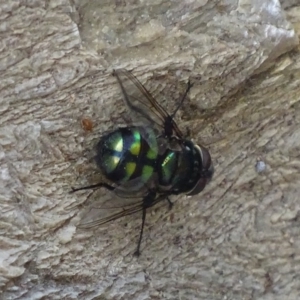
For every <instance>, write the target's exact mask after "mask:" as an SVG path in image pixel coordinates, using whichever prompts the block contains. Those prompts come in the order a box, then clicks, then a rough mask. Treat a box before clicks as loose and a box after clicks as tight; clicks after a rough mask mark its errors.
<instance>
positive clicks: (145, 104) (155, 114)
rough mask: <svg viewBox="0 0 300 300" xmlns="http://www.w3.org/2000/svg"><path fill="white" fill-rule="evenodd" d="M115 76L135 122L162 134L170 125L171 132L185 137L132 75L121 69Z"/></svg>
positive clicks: (115, 72)
mask: <svg viewBox="0 0 300 300" xmlns="http://www.w3.org/2000/svg"><path fill="white" fill-rule="evenodd" d="M113 75H114V76H116V78H117V80H118V83H119V85H120V88H121V91H122V93H123V99H124V102H125V103H126V106H127V107H128V108H129V110H130V113H131V114H132V115H133V116H132V117H133V121H137V122H141V124H146V125H150V126H152V127H154V128H157V129H158V130H159V132H160V133H161V132H165V131H166V126H167V125H168V126H170V127H171V128H168V130H169V131H172V132H174V133H175V135H177V136H178V137H179V138H182V137H183V134H182V132H181V131H180V129H179V128H178V126H177V125H176V123H175V122H174V121H173V118H172V117H171V116H170V115H169V114H168V113H167V112H166V111H165V109H164V108H163V107H162V106H161V105H160V104H159V103H158V102H157V101H156V100H155V99H154V97H153V96H152V95H151V94H150V92H149V91H148V90H147V89H146V88H145V87H144V86H143V85H142V83H141V82H140V81H139V80H138V79H137V78H136V77H135V76H134V75H133V74H132V73H130V72H129V71H127V70H125V69H119V70H114V73H113ZM168 121H169V122H168ZM166 122H168V123H166Z"/></svg>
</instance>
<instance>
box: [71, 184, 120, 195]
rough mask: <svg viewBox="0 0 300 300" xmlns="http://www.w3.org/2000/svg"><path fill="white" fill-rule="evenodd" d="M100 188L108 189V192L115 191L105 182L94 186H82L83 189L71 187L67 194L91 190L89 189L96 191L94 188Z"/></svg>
mask: <svg viewBox="0 0 300 300" xmlns="http://www.w3.org/2000/svg"><path fill="white" fill-rule="evenodd" d="M101 187H104V188H106V189H108V190H109V191H113V190H114V189H115V188H114V187H113V186H111V185H109V184H107V183H105V182H99V183H96V184H92V185H88V186H83V187H80V188H76V189H75V188H73V187H72V190H71V191H70V192H69V193H70V194H72V193H75V192H77V191H82V190H91V189H96V188H101Z"/></svg>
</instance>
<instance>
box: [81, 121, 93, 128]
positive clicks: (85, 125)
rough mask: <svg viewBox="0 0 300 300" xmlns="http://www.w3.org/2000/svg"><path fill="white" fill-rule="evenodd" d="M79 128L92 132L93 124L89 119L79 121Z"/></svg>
mask: <svg viewBox="0 0 300 300" xmlns="http://www.w3.org/2000/svg"><path fill="white" fill-rule="evenodd" d="M81 126H82V128H83V129H84V130H85V131H92V130H93V122H92V120H90V119H87V118H84V119H82V120H81Z"/></svg>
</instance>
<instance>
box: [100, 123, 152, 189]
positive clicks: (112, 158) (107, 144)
mask: <svg viewBox="0 0 300 300" xmlns="http://www.w3.org/2000/svg"><path fill="white" fill-rule="evenodd" d="M152 135H153V137H152ZM157 155H158V150H157V142H156V139H155V135H154V132H153V131H152V130H151V129H145V128H140V127H124V128H119V129H117V130H115V131H113V132H110V133H108V134H107V135H104V136H103V137H102V138H101V140H100V141H99V143H98V145H97V156H96V161H97V164H98V166H99V168H100V169H101V171H102V173H103V174H104V175H105V177H106V178H107V179H109V180H111V181H112V182H114V183H116V184H122V183H124V182H126V181H129V180H133V179H136V178H140V183H141V184H145V183H146V182H147V181H148V180H149V178H150V177H151V176H152V175H153V172H154V169H155V165H156V159H157Z"/></svg>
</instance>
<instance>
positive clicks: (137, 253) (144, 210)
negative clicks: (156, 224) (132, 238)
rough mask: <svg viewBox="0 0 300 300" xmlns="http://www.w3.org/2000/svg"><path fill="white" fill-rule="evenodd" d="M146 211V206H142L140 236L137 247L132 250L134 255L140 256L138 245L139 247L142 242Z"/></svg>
mask: <svg viewBox="0 0 300 300" xmlns="http://www.w3.org/2000/svg"><path fill="white" fill-rule="evenodd" d="M146 212H147V208H146V207H144V208H143V217H142V227H141V232H140V237H139V241H138V245H137V249H136V251H135V252H134V255H135V256H140V254H141V252H140V247H141V242H142V237H143V231H144V225H145V220H146Z"/></svg>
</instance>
